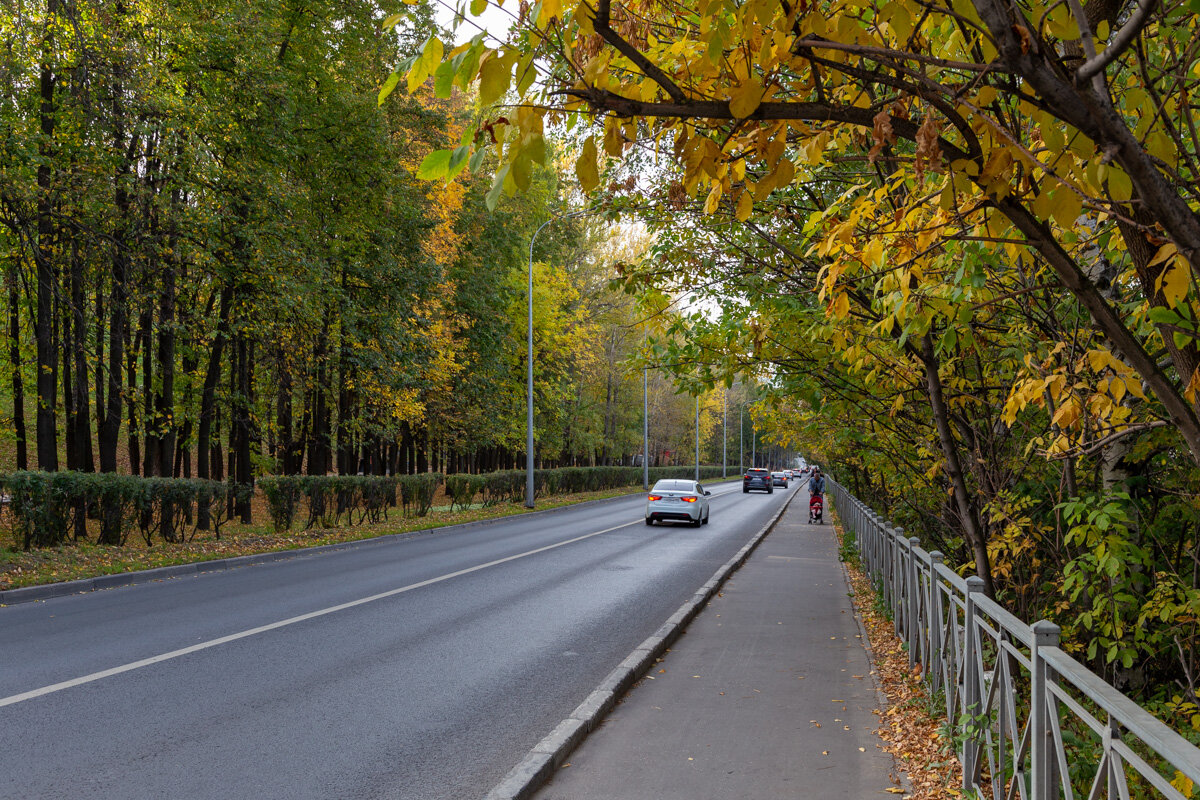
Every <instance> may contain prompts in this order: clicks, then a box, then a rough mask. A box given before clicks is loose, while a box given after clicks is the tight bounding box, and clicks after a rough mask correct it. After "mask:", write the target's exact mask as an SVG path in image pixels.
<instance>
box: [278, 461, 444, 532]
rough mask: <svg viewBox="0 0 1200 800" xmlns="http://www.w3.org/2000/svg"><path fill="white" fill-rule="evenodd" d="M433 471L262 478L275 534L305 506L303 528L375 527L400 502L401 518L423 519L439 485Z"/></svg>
mask: <svg viewBox="0 0 1200 800" xmlns="http://www.w3.org/2000/svg"><path fill="white" fill-rule="evenodd" d="M441 481H442V476H441V475H440V474H436V473H429V474H423V475H391V476H386V477H385V476H378V475H280V476H269V477H265V478H260V479H259V481H258V486H259V488H261V489H262V491H263V496H264V497H265V498H266V501H267V508H268V509H269V510H270V512H271V520H272V522H274V524H275V530H277V531H285V530H288V529H290V528H291V527H292V525H293V523H294V522H295V520H296V516H297V514H298V513H299V511H300V501H301V500H302V499H303V500H305V501H306V503H307V510H308V519H307V520H306V521H305V523H304V529H305V530H308V529H310V528H333V527H338V526H340V525H350V526H354V525H362V524H364V523H369V524H374V523H377V522H381V521H383V520H386V519H387V518H388V517H387V510H388V508H394V507H395V506H396V505H397V498H396V495H397V493H398V494H399V496H400V499H399V504H400V506H401V509H402V511H403V513H404V515H405V516H410V515H415V516H418V517H423V516H425V515H426V514H428V513H429V508H430V506H432V505H433V496H434V494H435V493H436V492H437V488H438V486H439V485H440V484H441Z"/></svg>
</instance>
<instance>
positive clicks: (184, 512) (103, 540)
mask: <svg viewBox="0 0 1200 800" xmlns="http://www.w3.org/2000/svg"><path fill="white" fill-rule="evenodd" d="M0 491H3V492H4V493H5V494H6V495H8V499H9V502H8V509H9V514H10V515H11V519H12V528H13V531H14V533H15V535H16V538H17V540H18V541H19V543H20V545H21V546H22V547H23V548H24V549H26V550H28V549H30V548H31V547H53V546H55V545H59V544H62V543H64V542H66V541H69V540H75V541H78V540H80V539H86V538H87V536H88V531H87V522H88V520H89V519H92V520H98V521H99V535H98V537H97V541H98V542H99V543H100V544H113V545H121V544H125V543H126V541H128V539H129V536H130V534H131V533H133V532H134V531H137V533H138V535H139V536H141V538H142V539H143V540H145V542H146V545H147V546H150V545H152V544H153V543H154V538H155V536H156V535H157V536H158V537H159V538H161V539H162V540H163V541H164V542H185V541H191V539H192V538H194V537H195V535H196V532H197V531H198V530H200V523H201V520H207V523H208V524H209V525H210V526H211V527H212V529H213V530H215V531H216V533H217V536H218V537H220V532H221V526H222V525H224V524H225V523H226V522H228V521H229V516H228V508H229V505H230V503H229V500H230V495H234V500H236V499H238V496H240V495H242V494H243V493H244V492H245V491H247V489H246V488H244V487H240V486H237V485H234V484H228V483H222V482H220V481H208V480H200V479H196V478H141V477H138V476H136V475H117V474H114V473H111V472H109V473H90V472H38V471H32V470H29V471H19V472H13V473H9V474H8V475H0ZM204 511H207V512H208V513H207V514H204V513H202V512H204Z"/></svg>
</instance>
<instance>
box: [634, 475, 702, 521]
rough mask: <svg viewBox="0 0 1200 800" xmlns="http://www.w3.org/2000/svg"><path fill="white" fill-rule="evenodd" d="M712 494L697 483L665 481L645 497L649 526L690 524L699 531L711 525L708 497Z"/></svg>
mask: <svg viewBox="0 0 1200 800" xmlns="http://www.w3.org/2000/svg"><path fill="white" fill-rule="evenodd" d="M711 496H712V492H710V491H708V490H706V489H705V488H704V487H703V486H702V485H700V483H699V482H697V481H689V480H679V479H675V478H664V479H663V480H661V481H659V482H658V483H656V484H654V488H652V489H651V490H650V494H648V495H646V524H647V525H653V524H654V523H656V522H689V523H691V524H692V527H695V528H699V527H700V526H701V525H707V524H708V516H709V514H710V513H711V512H710V510H709V503H708V498H709V497H711Z"/></svg>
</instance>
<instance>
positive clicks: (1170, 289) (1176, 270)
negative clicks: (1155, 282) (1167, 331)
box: [1160, 254, 1192, 308]
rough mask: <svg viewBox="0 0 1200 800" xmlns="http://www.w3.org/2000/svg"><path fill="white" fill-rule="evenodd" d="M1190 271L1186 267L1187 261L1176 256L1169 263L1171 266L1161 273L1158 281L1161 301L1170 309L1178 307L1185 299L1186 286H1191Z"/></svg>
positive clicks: (1187, 266)
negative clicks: (1159, 282)
mask: <svg viewBox="0 0 1200 800" xmlns="http://www.w3.org/2000/svg"><path fill="white" fill-rule="evenodd" d="M1191 279H1192V270H1191V268H1190V266H1189V265H1188V262H1187V259H1186V258H1184V257H1183V256H1182V255H1178V254H1176V256H1175V258H1174V259H1173V260H1172V261H1171V266H1169V267H1167V269H1166V271H1165V272H1163V274H1162V276H1161V278H1160V280H1161V281H1162V293H1163V300H1165V301H1166V302H1167V305H1168V306H1171V307H1172V308H1173V307H1175V306H1177V305H1179V304H1180V303H1181V302H1182V301H1183V298H1185V297H1187V293H1188V286H1189V285H1190V284H1191Z"/></svg>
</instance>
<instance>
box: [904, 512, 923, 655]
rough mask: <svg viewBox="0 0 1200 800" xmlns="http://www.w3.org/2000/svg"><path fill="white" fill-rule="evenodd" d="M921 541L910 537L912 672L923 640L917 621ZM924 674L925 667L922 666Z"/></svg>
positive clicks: (919, 600) (909, 581)
mask: <svg viewBox="0 0 1200 800" xmlns="http://www.w3.org/2000/svg"><path fill="white" fill-rule="evenodd" d="M920 544H921V540H920V539H918V538H917V537H916V536H910V537H908V592H907V594H908V619H907V620H906V621H907V623H908V625H907V626H906V627H907V628H908V668H909V669H910V670H911V669H912V668H913V665H914V664H916V663H917V646H918V644H919V643H920V639H921V621H920V620H919V619H917V609H918V608H920V605H921V595H920V589H919V588H918V587H919V586H920V585H921V584H920V581H919V580H918V570H917V548H918V547H919V546H920ZM921 671H922V674H923V673H924V671H925V665H924V664H922V665H921Z"/></svg>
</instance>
